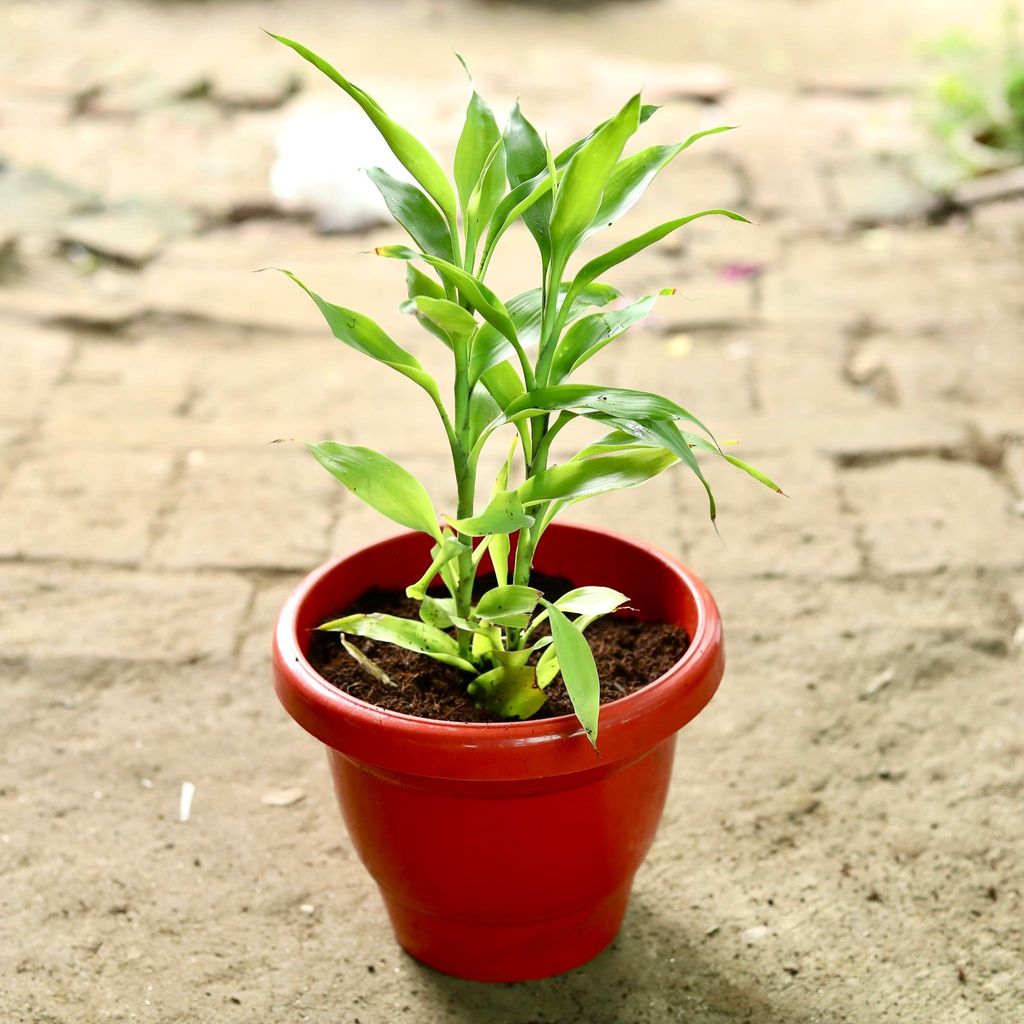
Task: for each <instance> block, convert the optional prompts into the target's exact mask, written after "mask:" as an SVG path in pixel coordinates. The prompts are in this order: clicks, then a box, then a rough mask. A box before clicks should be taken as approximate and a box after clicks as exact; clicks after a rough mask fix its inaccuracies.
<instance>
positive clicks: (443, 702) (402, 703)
mask: <svg viewBox="0 0 1024 1024" xmlns="http://www.w3.org/2000/svg"><path fill="white" fill-rule="evenodd" d="M493 583H494V581H493V578H491V579H490V580H487V579H483V578H482V579H481V580H480V582H479V584H478V586H479V587H480V588H481V589H482V590H483V589H487V587H488V586H493ZM531 583H532V584H533V585H534V586H536V587H538V588H540V590H541V591H542V592H543V593H544V596H545V597H547V598H548V599H549V600H552V599H554V598H557V597H559V596H561V595H562V594H564V593H565V592H566V591H567V590H569V589H571V588H572V587H573V584H572V583H570V582H569V581H568V580H564V579H559V578H557V577H550V576H543V575H539V574H537V573H534V574H533V578H532V580H531ZM354 612H364V613H367V612H383V613H385V614H388V615H401V616H403V617H405V618H409V619H415V618H418V605H417V603H416V602H415V601H412V600H410V599H409V598H407V597H406V596H405V594H404V593H402V592H401V591H399V590H378V589H373V590H369V591H367V592H366V593H365V594H363V596H362V597H360V598H359V599H358V600H357V601H354V602H353V603H352V604H351V605H349V606H348V607H347V608H342V609H340V610H339V611H338V612H337V616H341V615H350V614H352V613H354ZM333 617H335V616H332V618H333ZM543 628H544V627H541V630H543ZM587 639H588V640H589V641H590V647H591V650H593V652H594V660H595V661H596V662H597V671H598V675H599V676H600V679H601V703H602V704H607V703H608V702H609V701H613V700H617V699H618V698H619V697H625V696H626V695H627V694H630V693H633V692H634V691H635V690H639V689H640V688H641V687H643V686H646V685H647V684H648V683H650V682H653V681H654V680H655V679H657V678H658V677H659V676H661V675H663V674H664V673H665V672H667V671H668V669H670V668H671V667H672V666H673V665H674V664H675V663H676V662H677V661H678V660H679V659H680V658H681V657H682V656H683V654H684V652H685V651H686V648H687V647H688V646H689V643H690V639H689V637H688V636H687V635H686V630H684V629H682V628H680V627H679V626H672V625H666V624H664V623H652V622H640V621H638V620H636V619H630V618H626V617H624V616H607V617H606V618H603V619H599V620H598V621H597V622H595V623H594V624H593V625H592V626H590V627H589V628H588V629H587ZM353 642H354V643H355V644H356V646H358V647H359V649H360V650H362V651H363V652H364V653H365V654H366V655H367V657H369V658H370V659H371V660H373V661H374V662H375V663H376V664H378V665H379V666H380V667H381V668H382V669H383V670H384V671H385V672H386V673H387V675H388V677H389V678H390V679H391V681H392V683H393V684H395V685H392V686H389V685H388V684H387V683H385V682H382V681H381V680H379V679H376V678H375V677H374V676H372V675H370V674H369V673H368V672H365V671H364V670H363V669H362V668H361V667H360V666H359V665H358V664H356V662H355V661H354V660H353V659H352V658H351V657H350V656H349V655H348V653H347V652H346V651H345V649H344V648H343V647H342V646H341V644H340V643H339V642H338V635H337V634H336V633H321V632H315V633H314V634H313V636H312V637H311V639H310V647H309V653H308V657H309V660H310V663H311V664H312V665H313V667H314V668H315V669H316V670H317V672H319V673H320V674H321V675H322V676H323V677H324V678H325V679H326V680H328V682H331V683H333V684H334V685H335V686H337V687H338V688H339V689H341V690H344V691H345V692H346V693H349V694H351V695H352V696H353V697H358V698H359V699H360V700H364V701H366V702H367V703H369V704H376V705H378V706H379V707H382V708H387V709H389V710H391V711H401V712H403V713H404V714H407V715H416V716H418V717H420V718H433V719H438V720H441V721H447V722H496V721H501V719H499V718H498V717H497V716H496V715H494V714H493V713H491V712H489V711H485V710H483V709H482V708H478V707H477V706H476V705H475V704H474V703H473V701H472V699H471V698H470V697H469V696H468V695H467V693H466V686H467V685H468V683H469V681H470V676H469V675H468V674H467V673H465V672H463V671H461V670H460V669H457V668H452V667H451V666H448V665H442V664H441V663H440V662H437V661H434V660H433V659H432V658H428V657H427V656H426V655H424V654H417V653H415V652H414V651H407V650H404V649H403V648H401V647H395V646H394V645H393V644H386V643H380V642H378V641H375V640H365V639H362V638H353ZM547 694H548V699H547V702H546V703H545V705H544V707H542V708H541V709H540V711H538V712H537V714H536V715H534V718H550V717H552V716H555V715H565V714H572V704H571V703H570V702H569V695H568V694H567V693H566V692H565V687H564V685H563V684H562V680H561V677H559V678H558V679H556V680H555V681H554V682H553V683H551V685H550V686H549V687H548V688H547Z"/></svg>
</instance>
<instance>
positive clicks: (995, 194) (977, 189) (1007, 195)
mask: <svg viewBox="0 0 1024 1024" xmlns="http://www.w3.org/2000/svg"><path fill="white" fill-rule="evenodd" d="M1021 196H1024V167H1012V168H1010V169H1009V170H1006V171H998V172H996V173H995V174H986V175H983V176H982V177H979V178H972V179H970V180H969V181H965V182H964V183H963V184H962V185H960V186H959V187H958V188H957V189H955V190H954V192H953V202H955V203H957V204H959V205H960V206H980V205H981V204H983V203H995V202H1001V201H1002V200H1004V199H1019V198H1020V197H1021Z"/></svg>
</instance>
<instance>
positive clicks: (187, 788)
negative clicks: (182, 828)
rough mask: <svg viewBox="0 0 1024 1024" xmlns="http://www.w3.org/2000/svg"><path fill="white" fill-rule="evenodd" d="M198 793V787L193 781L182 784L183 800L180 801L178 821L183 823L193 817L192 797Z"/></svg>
mask: <svg viewBox="0 0 1024 1024" xmlns="http://www.w3.org/2000/svg"><path fill="white" fill-rule="evenodd" d="M195 795H196V787H195V786H194V785H193V784H192V783H191V782H183V783H182V784H181V800H180V801H179V802H178V821H180V822H181V823H182V824H183V825H184V824H185V822H186V821H188V819H189V818H191V817H192V799H193V797H194V796H195Z"/></svg>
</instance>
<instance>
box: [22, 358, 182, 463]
mask: <svg viewBox="0 0 1024 1024" xmlns="http://www.w3.org/2000/svg"><path fill="white" fill-rule="evenodd" d="M194 377H195V364H194V360H193V358H192V356H191V355H190V354H189V353H187V352H176V351H174V350H173V349H167V348H158V347H156V346H152V345H147V344H141V345H138V346H133V345H127V344H124V343H121V342H111V341H92V340H90V341H89V342H88V343H85V344H83V348H82V351H81V354H80V357H79V358H78V360H77V361H76V363H75V365H74V367H73V369H72V370H71V371H70V372H69V373H68V376H67V379H66V380H65V381H63V382H62V383H61V385H60V387H59V388H57V390H56V391H55V392H54V394H53V396H52V398H51V400H50V405H49V410H48V415H47V417H46V420H45V423H44V424H43V426H42V429H41V436H42V439H43V440H44V441H47V442H57V443H61V444H65V445H66V444H73V445H88V446H90V447H99V446H108V447H117V448H124V447H154V448H161V449H163V450H171V449H173V448H174V447H175V444H176V440H177V442H178V443H179V444H180V443H181V440H180V439H178V437H177V435H178V433H179V432H180V430H181V427H182V423H183V421H182V418H181V415H180V413H181V411H182V410H183V409H184V408H185V406H186V405H187V402H188V400H189V398H190V396H191V395H192V393H193V381H194Z"/></svg>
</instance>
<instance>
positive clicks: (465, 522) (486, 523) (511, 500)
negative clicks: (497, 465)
mask: <svg viewBox="0 0 1024 1024" xmlns="http://www.w3.org/2000/svg"><path fill="white" fill-rule="evenodd" d="M450 522H451V526H452V527H453V528H454V529H456V530H458V531H459V533H461V534H464V535H465V536H467V537H484V536H486V535H488V534H492V533H515V532H516V530H522V529H524V528H526V527H530V526H533V516H530V515H527V514H526V512H524V511H523V506H522V503H521V502H520V500H519V495H518V494H517V493H516V492H515V491H498V493H497V494H495V495H494V497H492V498H491V500H490V502H488V504H487V508H485V509H484V511H483V512H481V513H480V514H479V515H477V516H472V517H470V518H467V519H453V520H451V521H450Z"/></svg>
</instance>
